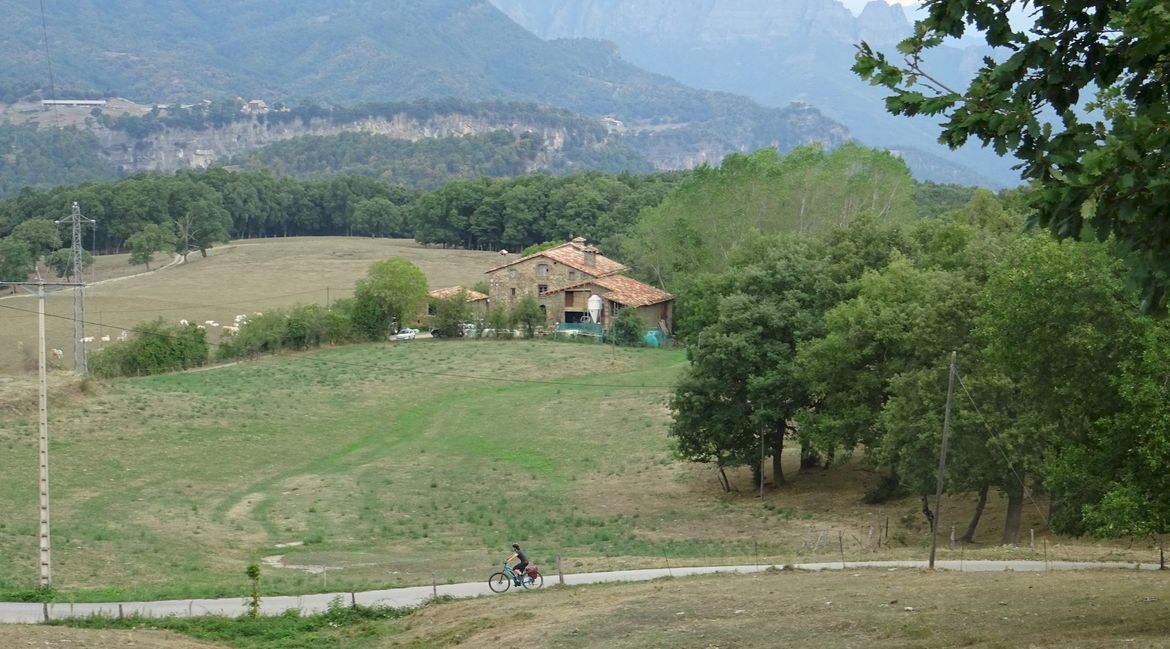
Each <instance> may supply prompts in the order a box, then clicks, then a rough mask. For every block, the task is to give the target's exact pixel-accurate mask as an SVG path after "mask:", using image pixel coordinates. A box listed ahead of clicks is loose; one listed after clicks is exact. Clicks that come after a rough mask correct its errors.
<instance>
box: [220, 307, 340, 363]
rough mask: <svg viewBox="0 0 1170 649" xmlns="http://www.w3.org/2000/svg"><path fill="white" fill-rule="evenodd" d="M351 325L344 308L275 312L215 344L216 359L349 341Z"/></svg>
mask: <svg viewBox="0 0 1170 649" xmlns="http://www.w3.org/2000/svg"><path fill="white" fill-rule="evenodd" d="M353 339H354V333H353V326H352V323H351V321H350V319H349V316H348V314H347V313H346V305H343V306H341V308H337V309H328V308H325V307H322V306H320V305H317V304H309V305H302V306H296V307H293V308H292V309H289V310H283V309H278V310H276V311H270V312H268V313H265V314H263V315H259V316H256V317H255V318H253V319H251V320H247V321H245V322H243V323H241V324H240V331H239V333H237V334H236V335H234V336H229V337H225V338H223V339H222V340H220V342H219V350H218V353H217V354H216V357H217V358H219V359H220V360H231V359H235V358H242V357H249V356H256V355H258V354H276V353H278V352H281V351H283V350H286V349H291V350H302V349H310V348H313V347H320V346H321V345H332V344H337V343H343V342H349V341H352V340H353Z"/></svg>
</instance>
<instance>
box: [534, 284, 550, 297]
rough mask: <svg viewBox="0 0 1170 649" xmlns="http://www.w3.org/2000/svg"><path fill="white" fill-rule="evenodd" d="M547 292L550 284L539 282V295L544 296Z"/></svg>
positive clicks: (537, 291) (537, 293)
mask: <svg viewBox="0 0 1170 649" xmlns="http://www.w3.org/2000/svg"><path fill="white" fill-rule="evenodd" d="M545 293H548V284H537V285H536V295H537V296H539V297H544V294H545Z"/></svg>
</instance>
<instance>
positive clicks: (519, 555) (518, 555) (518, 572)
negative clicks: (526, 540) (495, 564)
mask: <svg viewBox="0 0 1170 649" xmlns="http://www.w3.org/2000/svg"><path fill="white" fill-rule="evenodd" d="M512 559H519V560H520V561H519V562H518V563H517V564H516V565H514V566H512V572H513V573H515V577H514V578H513V581H515V582H516V585H517V586H519V585H520V581H521V580H522V579H524V569H525V568H527V567H528V555H527V554H524V550H521V549H520V546H519V545H518V544H516V543H513V544H512V554H510V555H508V558H507V559H504V565H507V563H508V562H509V561H511V560H512Z"/></svg>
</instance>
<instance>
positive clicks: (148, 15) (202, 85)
mask: <svg viewBox="0 0 1170 649" xmlns="http://www.w3.org/2000/svg"><path fill="white" fill-rule="evenodd" d="M522 2H523V0H517V1H516V2H514V3H512V4H511V5H507V3H506V2H505V1H504V0H501V2H500V4H501V5H505V6H508V7H509V9H510V10H516V9H517V8H518V7H520V6H521V3H522ZM542 2H543V3H545V4H546V5H547V6H548V7H561V8H565V7H569V6H571V5H574V4H576V5H580V6H581V7H586V8H588V7H591V8H593V10H594V11H593V12H592V13H589V12H585V13H581V14H580V16H579V17H580V18H587V17H588V16H593V17H594V18H590V19H588V20H574V21H570V22H569V23H566V24H567V25H572V26H573V27H572V29H573V30H575V35H587V34H584V33H581V32H583V31H587V30H585V29H584V27H583V26H585V25H593V24H600V18H598V17H602V16H611V17H613V16H617V17H621V14H620V13H614V12H617V11H618V9H620V5H621V4H622V3H618V2H608V1H607V0H599V1H598V2H591V1H589V0H581V1H580V2H576V3H573V2H568V1H567V0H542ZM757 3H759V4H757ZM626 4H629V3H626ZM692 4H694V5H696V6H700V5H701V6H732V5H734V6H739V7H744V8H745V9H744V10H743V11H742V12H740V14H739V15H738V17H736V16H733V15H731V14H728V15H727V19H726V20H723V21H722V22H719V23H711V25H714V26H716V27H718V29H714V28H712V29H706V31H705V33H706V35H707V36H706V37H711V36H715V35H718V34H720V33H722V34H725V35H730V34H734V33H736V29H739V30H740V31H743V30H744V29H746V27H752V26H754V25H755V24H756V23H758V22H760V21H761V20H760V17H759V16H754V15H753V14H752V12H754V11H757V10H759V9H760V7H763V6H764V5H773V4H774V5H778V6H784V7H789V6H790V5H791V6H796V5H800V6H802V7H805V6H806V5H807V8H809V9H810V11H811V10H812V9H818V6H819V5H825V6H826V7H827V6H829V5H836V7H837V9H839V10H840V12H844V15H843V17H842V16H841V15H839V13H840V12H838V15H834V14H833V12H832V11H828V10H826V12H825V13H824V15H823V16H820V17H815V16H814V17H813V20H812V21H811V22H809V21H807V20H805V18H808V17H809V16H806V15H804V14H801V13H799V12H798V13H796V14H792V15H791V16H790V15H788V13H783V14H776V15H775V17H774V20H772V22H771V24H772V25H773V26H772V28H771V31H764V32H760V30H756V33H757V38H756V42H766V40H767V39H768V38H772V37H775V38H776V40H782V41H787V40H789V39H788V36H786V35H787V34H789V32H787V31H785V30H786V29H788V28H787V27H785V26H784V25H786V24H790V21H789V19H792V20H795V19H796V18H800V19H801V21H802V22H797V23H791V24H798V25H806V24H807V25H809V26H810V27H807V28H802V29H805V31H808V32H809V35H808V36H807V37H805V36H801V38H803V39H804V40H803V41H801V42H806V43H807V42H813V41H816V40H817V36H816V34H817V33H821V32H816V31H809V30H812V29H813V27H817V29H821V28H822V27H823V29H826V30H837V31H840V29H841V28H842V27H841V26H844V25H847V23H848V20H851V19H852V16H851V15H850V14H849V13H848V11H846V10H845V9H844V8H843V7H841V6H840V5H839V4H837V3H836V2H835V0H785V1H784V2H782V3H771V2H763V0H737V1H736V2H735V3H730V2H720V1H719V0H696V1H695V2H679V3H672V4H670V5H669V6H671V7H673V6H676V5H677V6H680V7H684V8H685V7H690V6H691V5H692ZM528 5H529V6H540V4H538V3H537V1H536V0H531V2H529V3H528ZM640 5H646V6H650V7H651V8H652V9H654V10H655V12H652V13H651V14H647V15H640V14H639V15H636V16H632V17H631V16H626V19H627V20H631V19H634V18H636V19H643V18H650V17H651V16H665V15H668V14H670V12H669V11H668V10H667V9H668V3H666V2H664V1H661V0H656V1H655V2H647V3H640ZM42 6H43V7H44V11H45V12H46V13H45V16H44V25H45V26H46V27H47V30H43V29H42V15H41V10H42ZM0 8H2V10H3V13H4V15H5V17H6V25H5V37H4V38H3V39H0V88H4V87H23V84H28V83H30V82H31V83H40V84H41V87H42V92H41V94H42V96H47V95H48V94H49V93H50V92H51V91H50V90H49V89H48V88H47V85H48V84H47V80H48V78H49V73H48V64H47V63H46V59H45V52H46V49H47V51H48V54H49V56H50V57H51V59H52V71H53V76H54V80H55V83H56V88H57V89H58V90H59V92H75V93H86V94H92V95H99V96H125V97H128V98H130V99H133V100H135V101H138V102H140V103H148V104H155V103H167V104H170V103H181V102H195V101H198V100H201V99H205V98H217V97H224V96H239V97H243V98H245V99H251V98H261V99H265V100H267V101H268V102H269V103H270V104H272V103H275V102H276V101H284V102H286V103H289V104H292V105H295V104H297V103H300V102H301V101H302V100H305V99H308V100H311V101H312V102H313V103H316V104H318V105H337V106H352V105H354V104H356V103H359V102H367V101H372V102H389V101H409V100H415V99H420V98H440V97H453V98H457V99H461V100H472V101H482V100H505V101H531V102H537V103H539V104H544V105H548V106H556V107H561V108H565V109H568V110H570V111H575V112H577V113H581V114H585V115H591V116H594V118H596V119H601V118H605V124H606V125H607V126H608V127H609V128H610V130H611V131H612V132H614V134H615V135H620V136H621V138H622V139H623V141H625V142H627V143H628V144H631V145H632V146H634V147H635V148H636V149H637V150H638V152H639V154H640V155H641V156H642V157H644V158H645V159H647V160H649V161H650V162H652V163H653V164H655V165H656V166H658V167H659V168H677V167H683V166H691V165H694V164H697V163H700V162H704V161H711V162H718V161H719V159H720V158H721V157H722V155H724V154H725V153H727V152H729V151H744V150H752V149H756V148H760V147H764V146H776V147H778V148H779V149H780V150H782V151H787V150H789V149H791V148H793V147H794V146H797V145H799V144H803V143H807V142H813V141H821V142H824V143H826V144H827V145H829V146H834V145H837V144H839V143H841V142H844V141H846V140H847V139H849V138H850V137H851V133H850V129H849V128H846V127H845V126H843V125H842V124H841V123H840V122H839V121H837V120H834V119H832V118H830V117H828V116H826V115H825V114H824V113H822V112H820V110H821V107H822V106H827V105H831V103H830V102H818V101H816V99H817V98H816V97H814V96H812V95H806V96H805V98H806V99H807V101H806V102H805V103H800V104H795V105H794V104H790V103H789V102H787V101H783V102H781V101H769V103H772V104H774V106H773V107H766V106H763V105H761V104H760V103H757V102H756V101H753V100H751V99H749V98H747V97H744V96H742V94H733V93H732V92H727V91H721V90H726V89H725V88H721V87H719V86H718V85H717V84H707V87H709V88H714V90H697V89H694V88H691V87H689V86H686V85H683V83H680V82H679V81H676V80H674V79H672V78H669V77H667V76H664V75H663V74H656V73H653V72H647V71H645V70H643V69H642V68H640V67H638V66H637V65H635V63H634V62H640V63H641V64H643V65H647V67H653V66H651V65H650V63H653V61H652V59H653V57H654V56H657V57H659V58H660V59H664V58H669V57H670V56H671V55H670V54H669V53H659V54H657V55H653V54H651V52H652V51H654V50H653V48H651V47H649V44H648V45H647V47H646V48H645V49H644V50H643V51H642V53H641V54H640V53H639V52H638V51H633V50H631V51H627V50H626V49H625V48H626V47H627V45H628V42H629V41H631V40H636V38H635V34H634V33H633V32H636V31H637V30H632V31H631V30H626V32H620V33H619V32H613V31H612V30H610V31H606V30H602V32H603V33H602V34H601V35H606V36H607V37H615V38H613V40H614V41H615V42H617V43H618V45H616V46H615V45H613V44H612V43H610V42H606V41H602V40H595V39H571V40H553V41H548V40H544V39H542V38H540V37H538V36H536V35H534V34H533V33H532V32H530V31H528V29H525V28H524V27H521V26H520V25H518V24H517V23H516V22H514V21H513V20H511V19H509V18H508V17H507V16H506V15H504V13H503V12H501V11H500V10H498V9H497V8H496V7H495V6H493V5H492V4H490V3H489V2H486V1H485V0H346V1H344V2H343V1H338V0H298V1H297V2H280V1H277V0H232V1H229V0H202V1H201V2H197V3H192V2H187V1H186V0H149V1H148V0H75V1H73V2H70V3H68V6H64V5H62V4H60V3H43V4H42V3H40V2H38V1H37V0H0ZM679 13H680V14H682V15H689V16H692V17H696V16H699V14H697V13H694V12H691V13H687V11H680V12H679ZM717 13H718V12H717ZM732 13H734V12H732ZM542 15H543V14H542ZM767 15H771V14H767ZM818 15H819V14H818ZM549 16H551V14H549ZM545 17H546V18H547V17H548V16H545ZM846 19H848V20H846ZM737 20H738V21H739V22H738V23H737V22H736V21H737ZM770 20H771V19H770ZM548 24H550V25H551V24H552V23H548ZM737 24H738V25H739V27H738V28H737V27H736V25H737ZM874 24H875V27H873V28H872V29H874V30H878V26H876V25H877V24H876V23H874ZM526 26H527V27H528V28H529V29H536V30H537V31H541V30H540V29H538V27H539V26H538V25H531V24H529V25H526ZM566 29H568V28H567V27H566ZM650 29H652V25H647V26H646V27H645V28H644V29H643V32H645V31H646V30H650ZM46 31H47V33H48V37H49V42H48V47H47V48H46V47H45V43H44V42H43V35H44V34H45V32H46ZM837 31H830V32H827V33H834V34H836V33H837ZM744 33H748V32H746V31H745V32H744ZM875 33H876V32H875ZM670 34H671V35H672V36H671V38H690V37H695V36H696V35H699V36H702V33H699V32H696V31H695V30H694V29H692V30H691V31H689V32H688V31H687V30H686V29H683V28H682V27H681V26H678V27H675V28H674V31H672V32H670ZM688 35H689V36H688ZM798 35H799V34H797V33H796V32H793V33H792V37H793V40H794V42H795V40H796V36H798ZM841 35H842V36H844V35H845V32H841ZM618 36H620V37H621V39H622V40H618V39H617V38H616V37H618ZM669 40H670V39H668V38H665V37H664V38H663V39H659V41H660V42H666V41H669ZM725 40H726V39H725ZM822 40H824V39H823V38H822ZM623 41H626V45H623V44H622V42H623ZM712 43H713V44H714V45H713V46H715V49H714V50H711V51H713V52H726V51H731V50H729V49H728V48H732V49H734V48H747V47H748V46H747V44H746V43H747V41H737V42H735V43H728V42H720V41H718V39H716V40H715V41H712ZM619 47H621V48H623V49H621V50H619V49H618V48H619ZM797 49H799V48H797ZM755 51H757V50H756V49H751V48H749V49H745V50H744V52H745V54H744V57H747V56H748V55H749V54H751V52H755ZM835 51H836V50H834V52H835ZM813 54H816V52H815V51H814V52H813ZM810 56H812V58H811V59H810V60H811V61H819V60H821V58H822V57H820V56H819V55H816V56H813V55H810ZM642 59H645V60H644V61H643V60H642ZM702 59H703V57H702V56H698V55H697V54H696V55H692V56H691V58H690V60H691V61H694V62H695V66H696V67H698V62H699V61H700V60H702ZM742 60H744V61H752V60H754V59H751V58H742ZM759 60H760V61H764V63H763V66H764V67H768V66H769V65H771V64H770V63H769V62H768V60H767V59H759ZM776 65H777V71H778V72H779V70H780V67H781V66H783V67H784V68H785V69H788V68H791V67H792V66H797V67H800V66H804V67H808V66H809V65H812V64H811V63H810V64H808V65H805V64H802V63H800V62H799V61H796V62H793V61H792V60H789V59H785V60H783V61H778V62H777V64H776ZM817 65H820V64H819V63H817ZM712 66H714V67H718V64H712ZM712 66H708V67H712ZM658 67H659V69H662V67H663V66H661V65H660V66H658ZM741 67H742V70H741V71H740V73H736V71H735V70H732V69H730V68H726V69H725V70H724V72H725V74H726V75H727V76H728V77H733V78H734V77H737V75H738V76H742V77H743V78H744V79H750V78H756V77H755V76H753V75H755V74H756V72H755V71H754V68H756V67H760V65H759V64H753V65H744V66H741ZM664 71H665V70H664ZM671 74H672V75H674V76H676V77H679V78H683V77H684V75H681V74H676V73H674V72H671ZM691 82H692V83H693V81H691ZM854 84H855V85H856V86H858V87H860V88H861V89H862V91H864V90H865V87H864V85H863V84H861V82H860V81H855V82H854ZM59 92H58V93H57V94H59ZM737 92H741V93H742V91H737ZM792 98H799V97H798V96H796V95H793V97H792ZM761 101H763V100H761ZM850 101H853V99H850ZM834 108H839V107H834ZM862 139H865V138H862ZM867 143H871V144H881V145H886V144H887V143H886V142H878V141H873V140H868V141H867ZM888 144H890V145H898V146H897V147H891V148H900V147H901V144H900V142H890V143H888ZM901 148H906V149H907V151H908V152H910V155H907V156H906V158H907V160H916V159H923V160H926V159H929V156H930V155H932V154H933V152H931V151H929V150H923V151H922V155H918V154H917V153H915V152H913V151H910V149H912V148H914V147H911V146H906V147H901ZM913 164H914V165H915V168H916V171H918V172H919V175H920V177H926V178H930V177H932V174H933V179H936V180H949V181H954V182H968V183H977V182H981V181H983V182H984V184H989V183H990V182H991V181H989V180H988V178H984V177H983V176H981V175H980V173H979V172H974V171H971V170H970V169H963V168H962V167H960V166H957V165H955V164H953V163H952V162H951V161H949V160H948V159H946V158H945V157H940V158H938V159H936V160H933V161H931V162H930V163H929V164H926V165H923V164H921V163H918V162H915V163H913ZM932 166H933V171H930V170H929V168H930V167H932Z"/></svg>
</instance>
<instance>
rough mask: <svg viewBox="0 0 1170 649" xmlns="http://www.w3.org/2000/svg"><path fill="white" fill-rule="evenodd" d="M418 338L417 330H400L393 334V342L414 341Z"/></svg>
mask: <svg viewBox="0 0 1170 649" xmlns="http://www.w3.org/2000/svg"><path fill="white" fill-rule="evenodd" d="M417 336H418V329H410V328H406V329H400V330H399V331H398V333H396V334H394V338H395V340H414V339H415V337H417Z"/></svg>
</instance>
